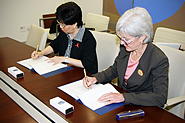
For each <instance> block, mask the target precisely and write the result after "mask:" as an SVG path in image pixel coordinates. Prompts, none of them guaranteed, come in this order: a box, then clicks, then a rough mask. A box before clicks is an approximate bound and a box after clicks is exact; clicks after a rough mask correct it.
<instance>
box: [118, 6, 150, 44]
mask: <svg viewBox="0 0 185 123" xmlns="http://www.w3.org/2000/svg"><path fill="white" fill-rule="evenodd" d="M120 30H121V31H124V32H125V33H126V34H128V35H131V36H138V35H146V38H145V40H144V42H143V43H147V42H150V41H152V38H153V22H152V18H151V16H150V14H149V13H148V11H147V10H146V9H144V8H141V7H135V8H132V9H129V10H127V11H126V12H125V13H124V14H123V15H122V16H121V17H120V18H119V20H118V22H117V25H116V32H117V33H118V34H119V32H120Z"/></svg>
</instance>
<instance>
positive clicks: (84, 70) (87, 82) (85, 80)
mask: <svg viewBox="0 0 185 123" xmlns="http://www.w3.org/2000/svg"><path fill="white" fill-rule="evenodd" d="M84 76H85V81H86V85H87V88H88V90H89V86H88V80H87V75H86V70H85V69H84Z"/></svg>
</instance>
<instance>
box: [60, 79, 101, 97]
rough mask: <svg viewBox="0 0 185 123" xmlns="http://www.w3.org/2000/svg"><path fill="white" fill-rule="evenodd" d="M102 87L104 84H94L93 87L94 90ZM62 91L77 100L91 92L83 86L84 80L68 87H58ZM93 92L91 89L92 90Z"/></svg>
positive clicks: (67, 85)
mask: <svg viewBox="0 0 185 123" xmlns="http://www.w3.org/2000/svg"><path fill="white" fill-rule="evenodd" d="M100 86H102V84H94V85H93V86H92V89H95V88H97V87H100ZM58 88H59V89H60V90H62V91H64V92H65V93H67V94H69V95H70V96H72V97H73V98H75V99H76V100H77V99H79V97H78V95H80V94H83V93H86V92H87V91H89V90H88V89H87V88H85V87H84V86H83V80H82V79H81V80H78V81H75V82H72V83H69V84H66V85H62V86H60V87H58ZM90 90H91V89H90Z"/></svg>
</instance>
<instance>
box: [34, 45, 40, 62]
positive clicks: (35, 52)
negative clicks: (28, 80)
mask: <svg viewBox="0 0 185 123" xmlns="http://www.w3.org/2000/svg"><path fill="white" fill-rule="evenodd" d="M38 50H39V45H37V48H36V52H35V57H36V55H37V53H38ZM34 60H36V58H34Z"/></svg>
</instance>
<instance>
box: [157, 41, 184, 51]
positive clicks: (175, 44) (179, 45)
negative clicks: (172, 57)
mask: <svg viewBox="0 0 185 123" xmlns="http://www.w3.org/2000/svg"><path fill="white" fill-rule="evenodd" d="M155 43H156V44H160V45H165V46H168V47H171V48H175V49H178V50H179V49H180V47H181V44H178V43H163V42H155Z"/></svg>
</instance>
